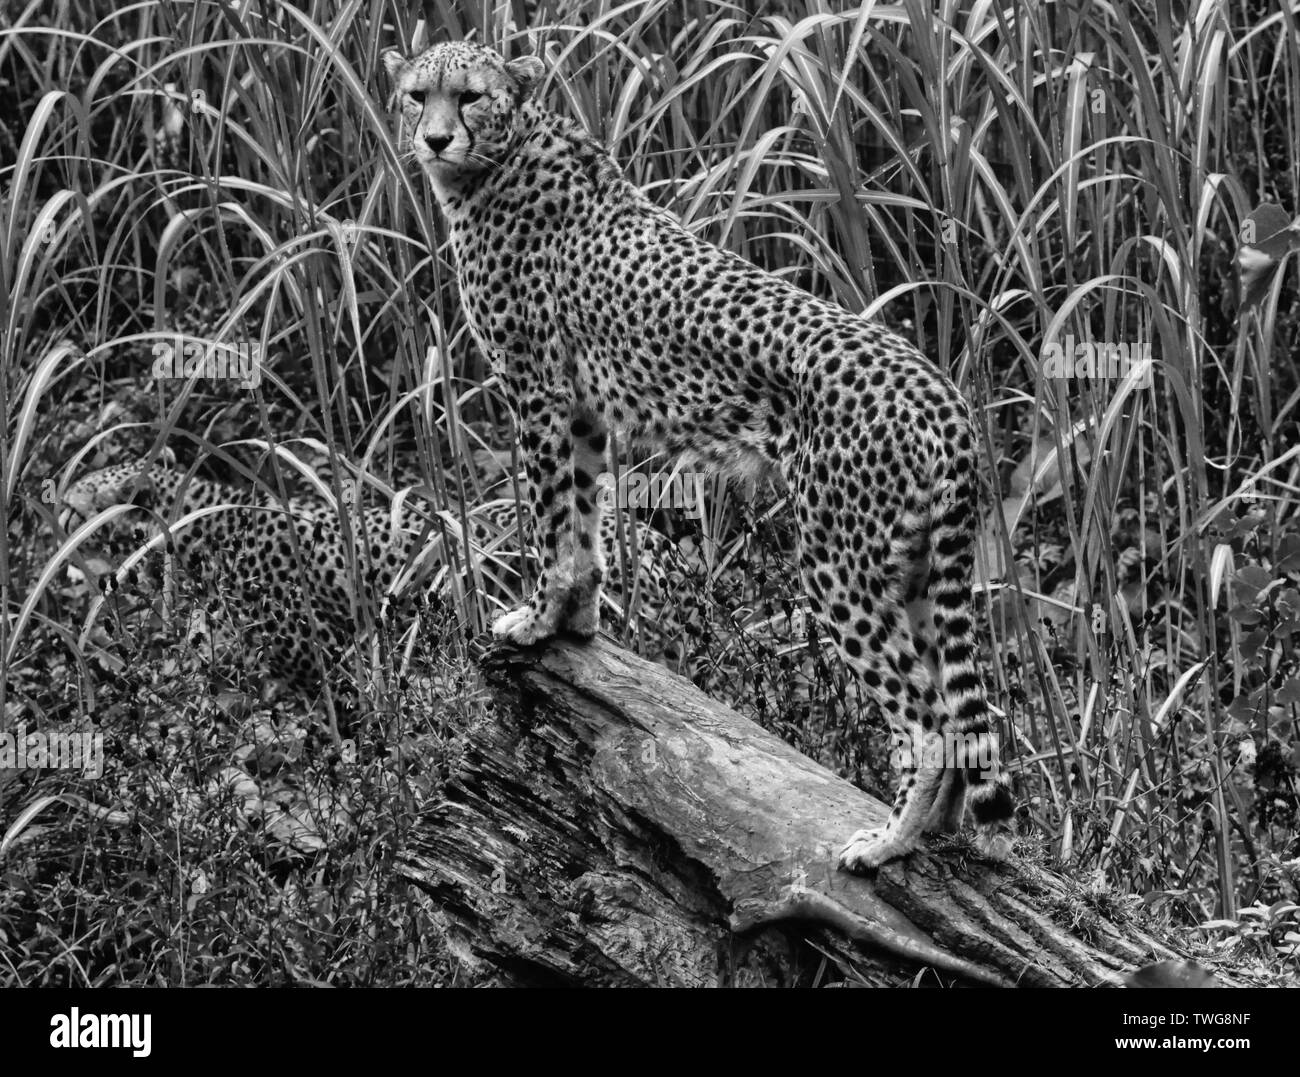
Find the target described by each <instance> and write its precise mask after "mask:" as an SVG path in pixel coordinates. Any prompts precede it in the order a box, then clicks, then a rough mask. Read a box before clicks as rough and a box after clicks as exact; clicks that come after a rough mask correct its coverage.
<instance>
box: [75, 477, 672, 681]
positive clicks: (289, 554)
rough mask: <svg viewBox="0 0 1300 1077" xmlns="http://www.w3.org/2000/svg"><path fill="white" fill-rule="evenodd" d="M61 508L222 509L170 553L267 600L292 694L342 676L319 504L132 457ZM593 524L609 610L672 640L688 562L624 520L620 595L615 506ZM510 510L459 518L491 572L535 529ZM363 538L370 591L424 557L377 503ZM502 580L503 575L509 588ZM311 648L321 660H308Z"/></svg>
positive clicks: (244, 597) (341, 628)
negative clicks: (203, 559) (322, 674)
mask: <svg viewBox="0 0 1300 1077" xmlns="http://www.w3.org/2000/svg"><path fill="white" fill-rule="evenodd" d="M62 502H63V504H64V505H65V506H66V509H65V511H64V512H63V513H62V514H61V526H62V527H63V528H64V529H65V530H67V529H69V528H70V527H71V526H73V525H75V524H78V523H81V522H83V521H85V520H88V519H90V518H91V517H92V516H94V514H95V513H96V512H98V511H100V510H102V509H106V508H109V507H111V506H113V505H124V504H134V505H136V506H139V507H141V508H144V509H149V510H152V511H153V512H154V513H156V514H157V515H158V516H159V517H161V518H164V519H175V520H180V519H182V518H184V517H186V516H189V515H190V514H191V513H196V512H202V511H203V510H205V509H214V508H216V507H217V506H225V507H224V508H222V509H220V510H219V511H216V512H212V513H211V514H210V515H203V516H200V517H198V518H196V519H194V520H193V521H192V522H190V523H189V524H187V525H186V526H184V527H181V528H178V529H177V530H176V531H175V532H174V533H173V543H174V551H175V554H176V556H177V557H178V559H179V560H180V561H181V562H182V563H188V562H189V561H190V559H191V558H192V556H193V555H195V554H200V553H206V554H208V555H211V556H213V557H215V558H217V559H219V560H220V561H222V562H224V563H226V564H228V565H229V566H230V569H231V572H230V575H229V577H228V578H229V580H230V582H231V584H232V597H233V598H234V599H235V600H236V601H237V602H239V603H242V604H244V605H245V606H246V607H248V608H252V607H254V606H255V605H256V604H257V602H258V601H259V600H260V599H262V598H265V599H267V600H268V605H267V607H266V608H267V612H268V613H271V614H275V615H276V616H275V618H274V623H272V624H269V625H268V629H269V630H268V632H266V633H265V635H266V637H267V639H266V642H267V648H266V651H267V657H268V658H269V659H270V664H271V667H272V668H273V669H275V671H276V673H277V674H278V675H280V676H283V677H284V678H285V679H286V680H288V681H290V682H291V683H294V684H297V685H299V686H305V687H310V686H311V685H313V684H315V683H317V682H318V680H319V671H320V669H321V668H324V669H325V670H327V671H333V670H336V669H338V668H340V666H341V663H342V661H343V656H344V652H345V650H346V647H347V645H348V643H349V642H350V641H351V640H352V639H353V638H354V637H355V635H356V632H355V627H354V625H353V623H352V620H351V614H350V610H349V603H348V597H347V594H346V592H345V590H344V587H345V585H346V583H347V581H348V580H349V579H350V578H351V576H350V573H349V569H348V559H347V554H346V551H345V549H344V547H343V538H342V532H341V529H340V524H339V515H338V512H337V511H336V510H335V509H334V508H333V507H331V506H329V505H327V504H326V503H325V502H324V501H321V500H317V499H312V498H291V499H289V500H288V501H287V502H286V503H285V505H284V507H281V504H280V502H279V501H277V500H276V499H275V498H273V497H271V496H270V495H268V494H265V493H259V494H250V493H248V492H247V491H244V490H240V489H238V488H236V487H233V486H229V485H227V484H225V483H221V482H215V481H213V480H211V479H205V478H201V477H198V476H195V475H191V474H189V473H188V471H187V469H186V468H183V467H178V466H176V465H175V464H174V462H173V461H171V460H163V459H159V460H155V461H154V462H153V463H151V464H146V462H144V461H133V462H129V463H123V464H115V465H112V466H109V467H104V468H100V469H98V470H96V471H92V472H90V473H89V474H87V475H85V476H83V477H82V478H80V479H78V480H77V481H76V482H74V483H73V484H71V485H70V486H69V487H68V489H67V490H66V492H65V493H64V495H63V497H62ZM604 509H605V511H604V512H603V514H602V519H601V527H600V543H601V551H602V555H603V557H605V558H606V559H607V560H608V561H609V562H610V563H611V566H612V572H611V583H612V585H613V597H614V600H615V602H617V601H618V600H619V599H620V598H622V597H623V592H624V591H626V592H627V593H629V594H630V592H631V591H632V590H633V587H635V589H636V590H637V592H638V594H639V595H640V596H641V603H642V605H643V606H644V607H645V608H646V609H647V610H649V611H653V613H654V615H655V616H654V617H653V619H647V623H646V624H645V626H644V627H647V628H648V629H650V630H651V632H652V638H651V640H650V641H649V642H651V643H654V642H659V643H660V644H661V645H662V643H663V641H667V640H671V639H673V638H674V637H676V636H679V635H680V633H681V625H680V622H679V619H678V617H677V615H676V613H675V609H674V602H673V597H672V596H673V582H672V581H673V579H674V578H675V577H676V576H680V575H681V574H683V573H684V571H685V568H686V559H685V556H684V554H683V553H682V551H681V550H680V549H679V548H678V546H677V545H676V544H675V543H674V542H672V541H671V540H670V539H668V537H667V536H665V535H663V534H662V533H660V532H659V531H657V530H656V529H654V528H652V527H651V526H650V525H649V524H648V523H645V522H642V521H638V520H633V521H630V522H629V523H628V524H627V525H626V526H630V527H633V528H634V529H635V536H634V540H635V543H636V548H637V551H638V555H637V558H636V560H635V561H634V562H632V563H630V564H629V565H628V566H627V567H628V571H629V573H630V579H631V586H629V587H627V588H623V587H621V583H622V581H621V578H620V575H619V560H620V558H619V556H618V552H617V551H618V550H619V536H618V519H617V516H616V513H617V511H618V510H617V507H616V506H615V504H614V503H613V501H611V500H609V499H608V498H607V499H606V500H605V502H604ZM518 510H519V506H517V505H516V504H515V503H514V502H513V501H510V500H506V499H500V500H497V501H493V502H490V503H488V504H485V505H481V506H476V507H474V508H473V509H472V510H471V512H470V513H469V514H468V518H467V522H468V525H469V538H470V542H471V544H472V546H473V548H474V549H475V550H476V551H480V552H483V553H484V554H485V555H486V554H487V553H488V552H489V551H490V552H491V554H492V555H493V556H494V557H495V558H497V559H498V561H499V563H500V564H504V565H510V564H511V563H517V560H518V559H517V557H516V556H514V555H515V554H517V553H518V551H517V550H516V549H515V548H514V547H515V545H516V543H515V539H516V536H517V535H518V534H519V531H520V525H521V524H522V531H523V534H524V536H525V540H526V541H528V540H529V537H530V536H531V534H532V531H533V528H532V521H531V520H530V519H529V518H528V517H527V515H526V514H525V515H524V516H523V517H522V518H521V517H520V515H519V511H518ZM362 520H363V527H364V533H365V535H366V537H367V539H368V541H369V542H370V549H369V553H370V566H369V568H368V570H366V571H367V572H368V580H369V581H370V583H371V584H372V585H373V587H374V589H375V593H383V592H384V591H386V590H388V589H389V588H390V587H391V586H392V585H393V584H394V581H395V580H396V579H397V577H398V575H399V573H401V572H403V571H404V570H405V569H407V568H408V567H410V566H412V565H413V563H414V558H415V555H416V553H417V552H419V551H422V550H424V549H427V548H428V546H429V544H430V541H433V532H432V531H430V532H428V533H424V534H423V538H422V532H423V528H422V527H421V526H419V524H418V523H417V524H415V526H414V527H411V526H405V525H404V526H401V527H398V528H394V526H393V520H392V515H391V512H390V509H389V508H386V507H375V508H371V509H367V510H366V511H365V512H364V513H363V517H362ZM293 531H296V533H297V535H296V537H297V541H298V543H299V544H300V549H301V550H302V554H303V564H304V567H305V568H306V572H307V582H308V591H309V592H310V596H311V605H312V610H313V613H314V615H315V620H316V631H315V632H314V633H313V632H312V631H311V630H310V619H309V618H308V615H307V609H306V604H305V602H304V598H303V594H302V588H301V582H300V581H301V577H300V574H299V572H298V569H297V562H296V560H295V555H294V550H293V544H294V536H293V535H292V534H291V532H293ZM510 582H511V581H510V580H509V579H506V580H505V583H506V585H507V587H508V586H509V584H510ZM317 651H319V652H320V658H321V661H320V663H319V664H318V661H317V655H316V652H317Z"/></svg>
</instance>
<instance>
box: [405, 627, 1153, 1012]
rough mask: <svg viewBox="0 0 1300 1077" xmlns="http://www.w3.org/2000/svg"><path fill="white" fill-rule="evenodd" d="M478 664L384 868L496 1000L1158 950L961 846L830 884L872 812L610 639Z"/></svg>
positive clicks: (1083, 904) (1042, 966)
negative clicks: (432, 775)
mask: <svg viewBox="0 0 1300 1077" xmlns="http://www.w3.org/2000/svg"><path fill="white" fill-rule="evenodd" d="M482 669H483V672H484V675H485V677H486V680H487V683H488V685H489V686H490V688H491V690H492V692H493V695H494V699H495V705H494V707H493V708H492V711H493V713H492V715H491V717H490V719H489V720H486V721H484V722H482V723H481V724H480V725H479V727H478V728H474V729H471V730H469V731H467V734H466V735H467V742H468V743H467V747H466V751H465V753H464V756H463V759H462V761H461V764H460V768H459V773H458V774H456V775H455V776H454V778H453V779H452V781H451V782H450V783H449V790H448V797H447V799H446V800H445V801H444V802H443V803H441V804H440V805H438V806H437V807H436V808H434V809H432V810H430V811H429V812H427V813H426V814H425V815H424V816H423V817H421V818H420V819H419V820H418V822H417V823H416V825H415V827H414V828H413V834H412V837H411V840H410V841H409V843H408V846H407V851H406V853H405V855H404V857H403V864H402V870H403V871H404V873H405V874H406V875H407V877H409V878H411V879H413V880H414V881H416V882H417V883H419V884H420V885H421V886H422V887H424V888H425V889H426V890H427V891H428V892H429V893H430V894H431V895H432V896H433V897H434V898H435V899H436V901H437V903H438V905H439V906H440V908H441V910H442V912H441V920H442V924H443V928H444V931H445V935H446V939H447V941H448V943H449V944H450V945H451V946H452V948H453V950H454V951H455V952H456V953H457V954H458V955H459V956H460V957H461V958H462V959H463V960H464V961H465V962H466V963H467V964H468V965H469V966H471V967H472V968H474V969H476V970H477V971H478V972H480V973H487V974H488V975H489V978H490V979H493V980H495V981H496V982H501V983H517V984H587V985H630V986H635V985H665V986H679V985H697V986H699V985H726V984H768V985H797V984H814V983H824V982H828V981H831V982H834V981H838V980H847V981H848V982H856V983H865V984H873V985H875V984H894V983H901V982H908V981H909V980H912V979H914V978H916V977H917V976H918V974H921V982H929V983H944V984H951V983H961V984H994V985H1015V984H1020V985H1034V986H1069V985H1073V986H1085V985H1100V984H1106V983H1116V982H1118V980H1119V978H1120V977H1121V976H1122V975H1123V974H1124V973H1126V972H1128V971H1131V970H1132V969H1134V968H1136V967H1139V966H1141V965H1145V964H1147V963H1149V962H1152V961H1158V960H1162V959H1165V958H1170V957H1175V956H1178V955H1176V954H1174V953H1173V952H1172V951H1171V950H1169V949H1168V948H1166V946H1164V945H1162V944H1161V942H1160V941H1158V940H1157V939H1156V938H1153V937H1151V936H1150V935H1148V934H1147V933H1145V932H1144V931H1143V930H1141V929H1139V928H1138V927H1136V926H1135V925H1133V924H1131V923H1129V924H1116V923H1114V922H1112V921H1110V920H1108V919H1107V918H1106V917H1105V916H1104V915H1102V914H1101V913H1099V912H1098V911H1097V910H1096V909H1095V908H1094V907H1093V906H1092V905H1091V904H1090V903H1089V902H1088V901H1087V900H1086V899H1085V898H1084V897H1082V896H1081V894H1080V889H1079V887H1078V886H1077V885H1074V884H1072V883H1070V882H1069V881H1068V880H1066V879H1064V878H1062V877H1061V876H1059V875H1056V874H1054V873H1052V872H1051V871H1048V870H1045V869H1043V868H1039V867H1034V866H1030V865H1026V864H1024V863H1023V862H1019V861H1016V862H1013V863H1010V864H1004V865H995V864H990V863H988V862H986V861H983V860H982V859H981V858H980V857H979V856H978V855H977V854H976V853H974V851H973V850H972V849H971V848H970V847H969V846H968V845H967V844H966V843H965V842H964V841H961V840H956V841H954V840H947V841H942V842H941V841H937V840H936V841H935V842H933V843H932V844H931V845H929V846H928V847H927V848H926V849H925V850H923V851H921V852H918V853H917V854H914V855H913V856H912V857H910V858H909V859H908V860H907V861H905V862H903V863H895V864H891V865H887V866H886V867H885V868H884V869H883V870H881V871H880V872H878V873H877V874H876V875H875V877H874V878H870V879H865V878H857V877H854V876H850V875H847V874H845V873H843V872H841V871H837V870H836V867H835V853H836V851H837V849H838V846H839V844H840V843H842V842H843V840H844V839H845V838H847V836H848V835H850V834H851V833H852V832H853V831H854V830H856V829H857V828H859V827H862V826H872V825H876V824H878V823H880V822H881V821H882V820H883V819H884V816H885V811H886V809H885V807H884V805H882V804H881V803H880V802H879V801H877V800H874V799H873V798H871V797H869V796H867V795H866V794H865V793H862V792H861V791H859V790H858V789H856V788H854V787H853V786H852V785H850V784H849V783H848V782H846V781H843V780H842V779H840V778H837V777H835V776H834V775H833V774H831V773H830V772H829V771H827V770H825V769H823V768H822V767H820V766H818V765H817V764H816V763H813V762H812V761H810V760H809V759H807V758H805V757H804V756H802V755H800V754H799V753H798V752H796V751H795V750H794V749H793V748H791V747H789V746H788V745H786V744H785V743H784V742H782V741H781V740H779V739H778V738H777V737H775V736H773V735H771V734H769V733H767V732H764V731H763V730H762V729H760V728H759V727H758V726H757V725H755V724H754V723H753V722H751V721H749V720H748V719H746V718H743V717H741V716H740V715H738V714H737V713H735V712H734V711H732V710H730V709H728V708H727V707H725V706H722V705H721V704H719V703H716V702H714V701H712V700H710V699H709V698H708V697H706V696H705V695H704V694H703V693H701V692H700V691H699V690H697V689H696V688H695V687H694V686H692V685H691V684H689V683H688V682H686V681H684V680H683V679H681V678H680V677H677V676H674V675H673V674H671V673H669V672H668V671H667V670H664V669H663V668H661V667H659V666H656V665H653V664H651V663H649V662H645V661H643V660H641V659H638V658H636V657H634V656H632V655H630V654H628V653H627V652H625V651H622V650H620V649H618V648H617V647H615V646H613V645H612V644H609V643H606V642H603V641H596V642H595V643H591V644H582V643H577V642H573V641H565V640H557V641H552V642H551V643H549V644H547V645H544V646H540V647H536V648H530V649H527V650H519V649H516V648H495V649H493V650H492V651H490V652H489V653H488V654H487V656H486V657H485V659H484V660H483V662H482Z"/></svg>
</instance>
